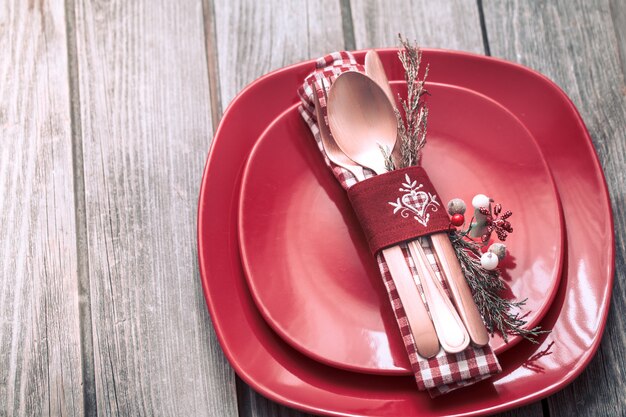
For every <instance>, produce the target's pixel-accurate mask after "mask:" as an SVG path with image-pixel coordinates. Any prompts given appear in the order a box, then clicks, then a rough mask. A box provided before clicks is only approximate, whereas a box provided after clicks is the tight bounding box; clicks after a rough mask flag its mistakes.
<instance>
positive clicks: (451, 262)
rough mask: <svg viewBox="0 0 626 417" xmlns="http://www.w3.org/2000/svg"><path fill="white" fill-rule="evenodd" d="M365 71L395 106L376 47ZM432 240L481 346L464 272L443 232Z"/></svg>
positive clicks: (483, 337)
mask: <svg viewBox="0 0 626 417" xmlns="http://www.w3.org/2000/svg"><path fill="white" fill-rule="evenodd" d="M365 73H366V74H367V75H368V76H369V77H371V78H372V79H373V80H374V81H376V84H378V85H379V86H380V88H382V89H383V91H384V92H385V94H386V95H387V98H388V99H389V102H390V103H391V104H392V106H394V108H395V103H396V101H395V99H394V97H393V93H392V91H391V86H390V85H389V79H388V78H387V74H386V73H385V68H384V67H383V63H382V61H381V60H380V56H379V55H378V53H377V52H376V51H374V50H373V49H372V50H369V51H367V53H366V54H365ZM398 144H399V142H397V143H396V146H395V147H394V148H393V152H392V155H391V156H392V157H393V161H394V163H395V164H396V167H398V166H400V164H399V162H398V161H401V160H402V157H401V155H400V146H398ZM430 239H431V242H432V248H433V251H434V252H435V254H436V255H437V258H438V261H439V265H440V271H441V273H442V274H443V276H444V277H445V279H446V281H447V283H448V287H449V288H450V292H451V294H452V300H453V301H454V304H455V305H456V308H457V311H458V313H459V315H460V316H461V319H462V320H463V324H465V328H466V329H467V332H468V333H469V336H470V339H471V340H472V343H474V344H475V345H477V346H484V345H486V344H487V343H489V333H488V332H487V328H486V327H485V325H484V323H483V319H482V317H481V316H480V313H479V312H478V307H477V306H476V303H475V302H474V298H473V297H472V292H471V290H470V288H469V286H468V285H467V281H466V280H465V275H464V274H463V271H462V270H461V265H460V264H459V259H458V258H457V257H456V253H455V252H454V248H453V247H452V244H451V243H450V239H449V238H448V234H447V233H433V234H432V235H430Z"/></svg>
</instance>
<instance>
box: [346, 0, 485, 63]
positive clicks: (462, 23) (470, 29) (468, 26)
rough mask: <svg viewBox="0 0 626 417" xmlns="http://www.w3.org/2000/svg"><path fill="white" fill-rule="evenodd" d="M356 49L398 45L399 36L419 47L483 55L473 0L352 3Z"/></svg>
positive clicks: (361, 0) (363, 0)
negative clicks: (415, 42)
mask: <svg viewBox="0 0 626 417" xmlns="http://www.w3.org/2000/svg"><path fill="white" fill-rule="evenodd" d="M351 4H352V18H353V22H354V23H353V25H354V37H355V41H356V48H357V49H365V48H380V47H385V46H393V47H397V46H398V33H402V35H403V36H404V37H405V38H408V39H409V40H411V41H413V40H416V41H417V42H419V45H420V46H423V47H433V48H445V49H459V50H463V51H470V52H476V53H484V48H483V40H482V34H481V31H480V19H479V13H478V6H477V4H476V1H475V0H444V1H438V2H437V4H436V6H435V5H434V4H433V3H430V2H426V1H415V2H410V1H403V0H391V1H376V0H351Z"/></svg>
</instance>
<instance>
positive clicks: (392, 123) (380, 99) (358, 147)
mask: <svg viewBox="0 0 626 417" xmlns="http://www.w3.org/2000/svg"><path fill="white" fill-rule="evenodd" d="M328 122H329V124H330V129H331V131H332V132H333V136H334V137H335V141H336V142H337V145H338V146H339V147H340V148H341V150H342V151H343V152H344V153H345V154H346V155H348V156H349V157H350V159H352V160H353V161H355V162H356V163H358V164H359V165H361V166H364V167H366V168H369V169H371V170H373V171H374V172H376V174H383V173H385V172H387V168H386V166H385V158H384V156H383V153H382V150H381V148H382V149H384V150H385V151H386V152H387V153H391V152H392V150H393V148H394V146H395V144H396V137H397V134H398V125H397V121H396V115H395V113H394V111H393V106H392V105H391V103H390V102H389V99H388V98H387V95H386V94H385V92H384V91H383V90H382V89H381V88H380V86H379V85H378V84H376V82H375V81H373V80H372V79H371V78H369V77H368V76H366V75H364V74H361V73H359V72H354V71H350V72H344V73H343V74H341V75H340V76H339V77H337V79H336V80H335V82H334V83H333V85H332V86H331V88H330V92H329V93H328Z"/></svg>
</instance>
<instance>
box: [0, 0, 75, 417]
mask: <svg viewBox="0 0 626 417" xmlns="http://www.w3.org/2000/svg"><path fill="white" fill-rule="evenodd" d="M0 45H1V46H0V416H14V415H24V416H26V415H65V416H80V415H82V414H83V392H82V377H81V373H82V371H81V348H80V331H79V326H80V324H79V316H78V300H79V294H78V288H77V257H76V241H75V237H76V227H75V219H74V192H73V177H72V134H71V123H70V103H69V85H68V77H67V47H66V31H65V16H64V9H63V1H62V0H51V1H49V2H46V3H40V2H37V3H36V4H35V3H33V2H30V3H27V2H25V1H21V0H11V1H8V2H3V3H2V5H1V6H0Z"/></svg>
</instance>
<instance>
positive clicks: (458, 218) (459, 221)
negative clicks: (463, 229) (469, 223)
mask: <svg viewBox="0 0 626 417" xmlns="http://www.w3.org/2000/svg"><path fill="white" fill-rule="evenodd" d="M450 223H452V224H453V225H454V226H462V225H463V223H465V217H464V216H463V215H462V214H461V213H457V214H455V215H453V216H452V217H451V218H450Z"/></svg>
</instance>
